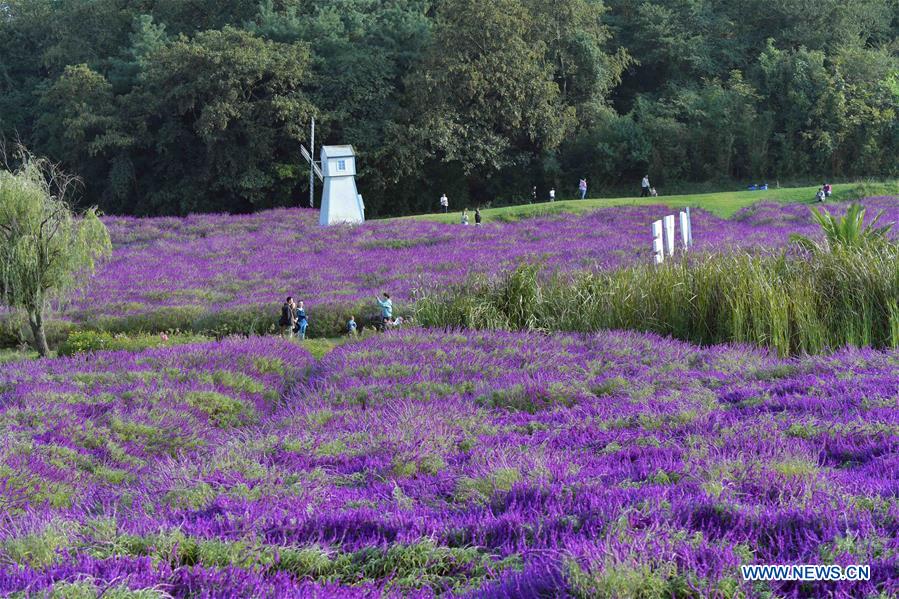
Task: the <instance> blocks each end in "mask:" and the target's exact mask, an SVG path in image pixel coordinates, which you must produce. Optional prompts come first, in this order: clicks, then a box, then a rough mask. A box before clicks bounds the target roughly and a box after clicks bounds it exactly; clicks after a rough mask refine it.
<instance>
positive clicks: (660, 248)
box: [652, 220, 665, 264]
mask: <svg viewBox="0 0 899 599" xmlns="http://www.w3.org/2000/svg"><path fill="white" fill-rule="evenodd" d="M652 251H653V253H654V255H655V259H656V264H661V263H662V261H664V260H665V245H664V242H663V241H662V221H660V220H657V221H655V222H654V223H652Z"/></svg>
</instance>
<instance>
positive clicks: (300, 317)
mask: <svg viewBox="0 0 899 599" xmlns="http://www.w3.org/2000/svg"><path fill="white" fill-rule="evenodd" d="M296 323H297V324H296V329H295V330H294V332H295V333H299V335H300V339H305V338H306V328H307V327H308V326H309V320H308V319H307V318H306V310H305V309H304V308H303V302H300V305H299V306H298V307H297V311H296Z"/></svg>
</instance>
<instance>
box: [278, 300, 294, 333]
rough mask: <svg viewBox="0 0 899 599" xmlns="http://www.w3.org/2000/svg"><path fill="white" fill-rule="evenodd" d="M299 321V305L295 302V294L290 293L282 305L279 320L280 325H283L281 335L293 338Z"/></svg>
mask: <svg viewBox="0 0 899 599" xmlns="http://www.w3.org/2000/svg"><path fill="white" fill-rule="evenodd" d="M296 323H297V305H296V304H295V303H293V296H290V295H288V296H287V299H286V300H285V301H284V305H283V306H281V318H280V319H279V320H278V326H279V327H281V336H282V337H284V336H286V337H288V338H292V337H293V328H294V326H296Z"/></svg>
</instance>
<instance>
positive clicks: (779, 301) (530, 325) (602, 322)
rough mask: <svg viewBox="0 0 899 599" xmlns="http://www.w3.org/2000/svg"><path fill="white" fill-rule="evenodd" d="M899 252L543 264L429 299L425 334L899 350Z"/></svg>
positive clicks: (423, 317) (422, 315)
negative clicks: (602, 266) (604, 336)
mask: <svg viewBox="0 0 899 599" xmlns="http://www.w3.org/2000/svg"><path fill="white" fill-rule="evenodd" d="M897 300H899V246H897V245H896V244H891V243H881V244H874V245H871V244H868V245H864V246H862V247H847V248H844V249H843V250H841V251H838V252H831V253H820V252H816V253H814V254H811V255H793V256H787V255H783V256H761V257H759V256H750V255H748V254H715V255H707V256H698V257H692V258H682V259H681V260H674V261H670V262H668V263H666V264H664V265H661V266H659V267H656V266H650V265H644V266H636V267H631V268H626V269H622V270H619V271H615V272H610V273H607V272H601V273H580V274H577V275H569V276H564V275H557V276H553V277H543V276H541V273H540V272H538V270H537V269H535V268H533V267H532V266H525V267H521V268H519V269H518V270H517V271H516V272H515V273H513V274H512V275H510V276H508V277H506V279H503V280H499V281H496V282H488V281H483V280H471V281H469V282H468V283H465V284H462V285H460V286H458V287H456V288H454V289H450V290H449V291H447V292H446V293H444V294H443V295H441V296H432V297H424V298H421V299H420V300H419V302H418V304H417V314H416V317H417V320H418V321H419V323H420V324H422V325H423V326H441V327H450V328H453V327H458V328H482V329H512V330H539V331H582V332H591V331H596V330H601V329H631V330H637V331H645V332H646V331H652V332H656V333H661V334H664V335H671V336H673V337H676V338H679V339H683V340H686V341H691V342H693V343H699V344H714V343H725V342H748V343H753V344H756V345H761V346H767V347H771V348H773V349H775V350H776V351H777V352H779V353H780V354H782V355H786V354H799V353H818V352H823V351H828V350H832V349H836V348H839V347H843V346H847V345H850V346H857V347H866V346H872V347H880V348H883V347H892V348H895V347H899V308H897Z"/></svg>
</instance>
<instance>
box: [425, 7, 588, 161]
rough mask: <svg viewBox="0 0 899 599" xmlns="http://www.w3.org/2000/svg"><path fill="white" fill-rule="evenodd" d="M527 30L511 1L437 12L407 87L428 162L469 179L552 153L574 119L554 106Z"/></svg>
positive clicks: (523, 14) (550, 75)
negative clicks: (451, 165) (455, 168)
mask: <svg viewBox="0 0 899 599" xmlns="http://www.w3.org/2000/svg"><path fill="white" fill-rule="evenodd" d="M535 30H536V24H535V21H534V17H533V15H532V14H531V13H530V12H529V11H528V10H527V8H526V7H525V6H524V5H523V4H522V2H521V1H519V0H497V1H496V2H481V1H479V0H458V1H455V2H447V3H444V4H442V5H441V7H440V13H439V15H438V20H437V29H436V32H435V36H434V39H433V42H432V44H431V46H430V48H429V50H428V53H427V55H426V57H425V58H424V60H423V63H422V65H421V68H420V69H419V70H418V71H417V72H416V73H415V74H414V75H413V78H412V80H411V82H410V83H409V89H410V91H411V93H413V94H414V96H415V100H414V106H415V110H416V112H417V113H418V114H420V115H421V117H420V119H419V120H418V121H417V123H416V126H415V127H414V129H413V133H414V134H415V135H416V136H417V138H418V140H419V141H420V143H421V144H422V147H423V148H426V151H427V152H428V153H429V154H430V155H431V156H435V157H437V159H439V160H443V161H447V162H458V163H460V164H461V165H463V171H464V172H465V173H466V174H468V175H473V174H475V173H482V174H483V173H490V172H497V171H499V170H500V169H501V168H503V167H506V166H509V165H512V164H526V163H527V162H528V159H529V156H530V155H531V154H533V153H534V152H536V151H539V150H540V149H554V148H556V147H558V145H559V144H560V143H561V141H562V140H563V139H564V137H565V135H566V133H567V132H568V131H569V130H570V129H571V127H572V126H573V123H574V116H575V114H574V110H572V109H569V108H568V107H565V106H564V105H563V104H562V103H561V101H560V99H561V94H560V90H559V87H558V85H557V84H556V82H555V80H554V65H553V64H552V62H550V60H548V59H547V58H548V57H547V45H546V43H545V42H544V41H543V40H538V39H534V38H533V37H532V33H533V32H534V31H535ZM482 176H483V175H482Z"/></svg>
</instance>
